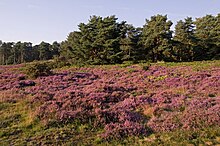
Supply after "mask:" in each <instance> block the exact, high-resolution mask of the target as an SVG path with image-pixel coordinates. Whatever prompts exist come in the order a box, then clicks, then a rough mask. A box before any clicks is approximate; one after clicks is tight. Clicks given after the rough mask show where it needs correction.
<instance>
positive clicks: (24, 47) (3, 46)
mask: <svg viewBox="0 0 220 146" xmlns="http://www.w3.org/2000/svg"><path fill="white" fill-rule="evenodd" d="M60 50H61V47H60V43H58V42H56V41H55V42H53V43H52V44H49V43H46V42H41V43H40V44H39V45H34V46H33V45H32V43H31V42H20V41H19V42H16V43H14V42H2V41H0V65H8V64H20V63H25V62H32V61H35V60H49V59H52V58H53V57H54V56H59V55H60Z"/></svg>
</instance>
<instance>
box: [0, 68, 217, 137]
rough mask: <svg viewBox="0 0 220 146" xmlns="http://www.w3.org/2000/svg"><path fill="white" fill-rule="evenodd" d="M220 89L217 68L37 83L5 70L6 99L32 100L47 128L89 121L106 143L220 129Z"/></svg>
mask: <svg viewBox="0 0 220 146" xmlns="http://www.w3.org/2000/svg"><path fill="white" fill-rule="evenodd" d="M14 68H15V69H16V68H18V67H14ZM219 87H220V67H218V66H211V67H209V68H207V70H198V71H196V70H194V69H192V67H190V66H175V67H165V66H159V65H152V66H150V67H149V68H148V70H143V69H142V67H141V66H139V65H133V66H128V67H124V68H123V67H119V66H109V67H105V66H97V67H83V68H70V69H68V70H60V71H56V72H54V74H53V75H51V76H42V77H38V78H37V79H34V80H29V79H28V78H27V77H26V75H25V74H23V73H19V72H13V71H12V70H8V67H7V66H6V67H1V69H0V96H1V101H7V100H6V98H7V99H10V100H12V99H11V98H12V97H13V98H14V100H15V101H16V98H25V97H27V96H29V97H32V98H31V101H30V103H33V104H34V103H38V104H37V105H39V106H38V107H37V110H36V111H35V116H36V117H38V118H39V119H40V120H42V121H43V122H44V123H45V124H49V123H50V121H51V120H52V121H56V122H61V123H71V122H74V121H79V122H80V123H81V124H87V123H89V124H90V125H91V126H92V127H94V128H100V127H102V128H103V129H104V132H103V133H102V134H101V136H102V137H103V138H106V139H108V138H122V137H125V136H141V135H147V134H148V133H149V132H150V131H151V130H153V131H155V132H160V131H174V130H177V129H198V128H202V127H207V126H220V114H219V113H220V88H219ZM12 93H14V94H13V95H14V96H11V97H10V95H12ZM9 97H10V98H9ZM150 129H151V130H150Z"/></svg>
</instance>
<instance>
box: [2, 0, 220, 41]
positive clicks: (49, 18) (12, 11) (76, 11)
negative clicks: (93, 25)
mask: <svg viewBox="0 0 220 146" xmlns="http://www.w3.org/2000/svg"><path fill="white" fill-rule="evenodd" d="M218 13H220V0H0V40H2V41H4V42H17V41H22V42H32V43H33V44H39V43H40V42H41V41H45V42H49V43H52V42H54V41H58V42H61V41H64V40H65V39H66V38H67V36H68V34H69V33H70V32H72V31H75V30H78V24H80V23H81V22H83V23H87V22H88V20H89V18H90V16H92V15H97V16H102V17H106V16H111V15H116V17H117V18H119V19H118V21H119V22H120V21H124V20H125V21H127V23H129V24H133V25H134V26H135V27H141V26H143V25H144V24H145V20H146V19H150V17H151V16H153V15H157V14H162V15H166V14H167V16H168V19H169V20H171V21H172V22H173V23H174V24H175V23H176V22H177V21H178V20H183V19H184V18H186V17H187V16H189V17H193V18H194V19H195V18H198V17H202V16H205V15H206V14H211V15H217V14H218ZM172 28H174V26H173V27H172Z"/></svg>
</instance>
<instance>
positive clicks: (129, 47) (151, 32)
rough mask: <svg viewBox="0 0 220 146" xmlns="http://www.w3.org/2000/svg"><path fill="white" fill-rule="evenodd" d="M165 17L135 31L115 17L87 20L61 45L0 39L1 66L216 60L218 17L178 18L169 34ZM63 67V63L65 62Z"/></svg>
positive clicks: (218, 51) (154, 18) (219, 33)
mask: <svg viewBox="0 0 220 146" xmlns="http://www.w3.org/2000/svg"><path fill="white" fill-rule="evenodd" d="M172 25H173V23H172V22H171V20H168V17H167V15H155V16H152V17H151V18H150V19H146V22H145V24H144V25H143V27H138V28H136V27H134V26H133V25H132V24H128V23H127V22H126V21H121V22H118V18H117V17H116V16H114V15H113V16H107V17H101V16H95V15H94V16H91V17H90V19H89V20H88V22H87V23H80V24H79V25H78V31H73V32H70V33H69V35H68V36H67V39H66V40H64V41H63V42H61V43H58V42H56V41H55V42H53V43H52V44H49V43H47V42H44V41H42V42H41V43H40V44H38V45H34V46H33V45H32V43H31V42H20V41H19V42H16V43H15V42H3V41H0V65H7V64H19V63H24V62H31V61H34V60H49V59H53V57H54V56H56V57H58V58H62V61H65V62H68V63H70V64H76V65H82V64H116V63H122V62H124V61H132V62H141V61H152V62H157V61H195V60H211V59H219V58H220V14H218V15H217V16H213V15H206V16H203V17H201V18H196V19H195V20H193V18H191V17H187V18H185V19H184V20H179V21H178V22H177V24H176V25H175V27H174V28H175V29H174V31H173V30H171V26H172ZM64 64H66V63H64Z"/></svg>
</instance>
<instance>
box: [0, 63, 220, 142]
mask: <svg viewBox="0 0 220 146" xmlns="http://www.w3.org/2000/svg"><path fill="white" fill-rule="evenodd" d="M142 65H143V64H142ZM156 65H160V66H167V67H175V66H191V67H192V68H193V70H206V69H208V68H212V67H220V61H209V62H189V63H158V64H156ZM104 67H107V68H108V67H111V66H104ZM122 67H123V65H122ZM0 71H1V70H0ZM9 96H16V94H15V95H14V93H10V94H7V93H5V92H1V91H0V115H1V116H0V145H26V144H28V145H51V144H53V145H57V144H60V145H61V144H65V145H176V144H179V145H186V144H194V145H198V144H204V145H214V144H220V127H212V128H209V127H208V128H205V129H200V130H196V131H175V132H163V133H152V134H151V135H149V136H147V137H141V138H138V137H129V138H126V139H121V140H111V141H109V142H108V141H102V139H100V138H99V137H98V136H97V135H98V134H99V133H100V132H101V131H100V130H98V129H93V128H92V127H91V126H90V125H87V124H84V125H81V124H79V123H69V124H54V125H50V126H44V124H42V122H40V121H39V120H37V119H36V118H34V114H33V111H35V108H36V107H37V106H38V105H37V103H36V104H30V103H29V102H30V99H31V97H29V96H24V97H21V98H16V100H7V98H10V97H9Z"/></svg>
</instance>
